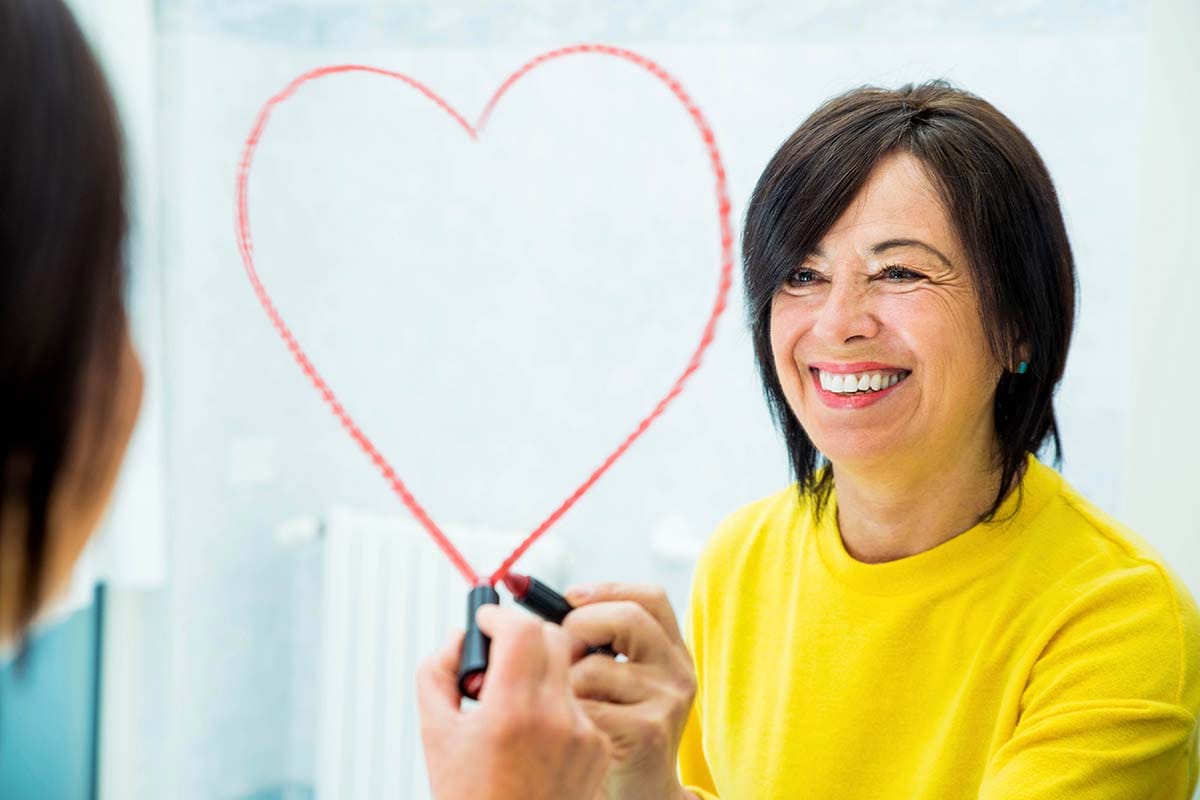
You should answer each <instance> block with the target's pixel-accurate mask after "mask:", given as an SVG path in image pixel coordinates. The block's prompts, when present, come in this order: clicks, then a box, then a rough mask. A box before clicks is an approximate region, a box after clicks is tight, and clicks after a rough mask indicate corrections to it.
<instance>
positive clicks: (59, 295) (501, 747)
mask: <svg viewBox="0 0 1200 800" xmlns="http://www.w3.org/2000/svg"><path fill="white" fill-rule="evenodd" d="M121 147H122V146H121V136H120V130H119V124H118V120H117V115H116V112H115V110H114V107H113V102H112V98H111V95H110V93H109V90H108V87H107V85H106V83H105V80H104V77H103V75H102V74H101V72H100V70H99V68H98V67H97V64H96V60H95V58H94V57H93V55H92V53H91V51H90V50H89V48H88V46H87V44H86V43H85V41H84V39H83V37H82V36H81V35H80V32H79V29H78V28H77V26H76V24H75V22H74V20H73V19H72V18H71V15H70V13H69V12H68V11H67V9H66V7H65V6H64V5H63V3H62V2H61V0H0V398H2V400H0V402H3V404H4V406H3V413H0V468H2V469H3V472H2V475H3V493H2V494H0V642H11V641H14V640H20V639H21V637H22V635H23V633H24V631H26V630H27V629H28V627H29V625H30V623H31V622H32V620H33V619H34V617H35V615H36V613H37V611H38V610H39V609H40V608H41V607H43V606H44V605H45V604H46V602H47V601H49V600H50V599H52V598H53V597H54V596H55V595H57V594H58V593H59V592H60V591H61V589H62V588H63V587H64V586H65V584H66V583H67V578H68V576H69V574H70V571H71V567H72V565H73V564H74V562H75V560H76V558H77V557H78V555H79V553H80V551H81V549H82V548H83V545H84V544H85V542H86V541H87V539H88V537H89V536H90V535H91V534H92V531H93V530H94V529H95V527H96V524H97V522H98V521H99V519H100V517H101V515H102V513H103V511H104V508H105V506H106V505H107V503H108V500H109V496H110V494H111V493H112V488H113V484H114V482H115V480H116V476H117V473H118V468H119V466H120V462H121V459H122V456H123V454H124V451H125V447H126V445H127V443H128V441H129V437H130V434H131V432H132V430H133V425H134V421H135V419H136V417H137V412H138V407H139V405H140V401H141V393H142V369H141V365H140V363H139V362H138V358H137V355H136V354H135V352H134V349H133V346H132V344H131V342H130V338H129V333H128V328H127V325H126V314H125V309H124V300H123V295H124V288H125V267H124V259H123V253H122V245H123V240H124V235H125V226H126V216H125V178H124V164H123V159H122V152H121ZM481 624H482V625H483V627H484V628H485V630H487V631H488V632H490V633H491V634H492V636H493V637H494V638H495V642H494V648H495V649H494V653H495V656H494V667H495V668H494V670H493V672H492V675H491V676H490V678H489V682H490V684H491V685H490V687H489V690H488V694H487V697H485V698H484V700H483V702H482V703H481V704H480V708H479V709H477V710H476V712H475V713H473V714H470V715H466V714H458V713H457V712H455V713H453V714H451V713H444V714H436V713H434V712H435V711H437V710H441V709H440V706H438V701H440V700H443V699H444V697H445V696H446V693H447V692H448V691H450V689H451V687H448V686H445V685H443V684H441V683H439V682H438V681H437V679H436V678H435V677H433V676H429V678H430V679H429V680H425V681H424V683H423V688H422V700H423V703H424V705H425V706H426V707H427V709H428V710H429V711H430V713H429V714H428V715H427V719H428V720H430V722H429V725H428V733H429V739H430V741H438V740H437V737H438V736H440V737H443V738H444V739H445V741H446V746H445V747H442V748H440V749H439V750H437V751H436V752H433V753H431V759H430V773H431V775H432V776H434V779H435V781H437V787H438V797H439V798H443V800H458V799H459V798H462V800H466V798H471V799H472V800H474V799H475V798H478V797H481V796H484V794H483V793H484V790H485V789H490V793H489V794H487V795H486V796H488V797H494V798H497V800H510V799H511V800H516V798H527V797H535V798H538V797H544V798H560V797H568V796H571V794H572V793H573V792H575V791H584V792H589V793H590V792H592V791H594V787H596V786H598V785H599V783H600V780H601V779H602V778H603V775H604V770H605V768H606V766H607V764H608V760H609V746H608V742H607V739H606V738H605V736H604V735H603V734H602V733H601V732H600V731H598V730H597V729H596V727H595V726H594V725H593V724H592V723H591V722H590V721H589V719H588V718H587V717H586V716H585V715H584V713H583V712H582V710H581V708H580V706H579V704H578V703H577V702H576V701H575V700H574V698H573V696H572V694H571V691H570V688H569V684H568V678H567V676H568V665H569V659H570V642H569V640H568V639H567V636H566V634H565V633H563V632H562V631H561V630H560V629H558V628H556V627H553V626H549V625H543V624H541V623H533V622H530V621H529V620H528V619H527V618H526V617H525V616H522V615H519V614H517V613H516V612H514V611H511V610H501V609H495V610H494V613H492V615H491V616H489V617H486V618H483V619H481ZM531 702H536V703H537V704H538V705H537V707H538V708H539V709H540V712H539V714H538V715H537V717H536V718H532V717H530V716H529V715H522V714H521V713H519V711H520V710H521V709H525V708H528V707H529V705H530V703H531ZM80 711H81V713H83V710H82V709H81V710H80ZM0 746H2V743H0ZM513 763H522V764H526V765H527V766H526V768H525V770H524V772H523V776H522V777H523V781H522V782H521V784H517V783H516V782H514V779H513V770H512V768H511V765H512V764H513Z"/></svg>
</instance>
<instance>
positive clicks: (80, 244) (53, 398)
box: [0, 0, 126, 635]
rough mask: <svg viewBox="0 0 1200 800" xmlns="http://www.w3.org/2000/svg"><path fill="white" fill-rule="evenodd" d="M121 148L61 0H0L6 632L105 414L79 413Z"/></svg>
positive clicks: (113, 310) (28, 607) (106, 306)
mask: <svg viewBox="0 0 1200 800" xmlns="http://www.w3.org/2000/svg"><path fill="white" fill-rule="evenodd" d="M123 162H124V159H123V144H122V136H121V131H120V128H119V122H118V117H117V113H116V110H115V108H114V104H113V99H112V96H111V94H110V92H109V88H108V85H107V83H106V81H105V79H104V76H103V74H102V73H101V70H100V67H99V65H98V64H97V62H96V59H95V57H94V55H93V54H92V51H91V49H90V48H89V47H88V45H87V43H86V41H85V40H84V37H83V35H82V33H81V32H80V30H79V27H78V26H77V24H76V22H75V20H74V18H73V17H72V15H71V13H70V12H69V11H68V10H67V7H66V6H65V5H64V4H63V2H62V0H0V480H2V483H0V490H2V491H0V520H3V521H4V522H5V525H4V527H3V528H0V537H2V538H0V581H8V582H9V584H10V585H8V586H0V589H3V590H4V592H5V593H6V595H7V596H9V597H10V598H11V597H16V604H17V605H16V608H15V612H14V613H15V618H14V619H7V620H5V621H6V622H9V623H13V624H15V626H16V628H15V633H16V634H18V635H20V634H21V632H22V630H23V629H24V628H25V627H26V626H27V625H28V623H29V622H30V621H31V620H32V618H33V617H34V614H35V612H36V611H37V606H38V603H39V601H40V599H41V595H42V592H43V590H45V589H46V588H47V587H46V586H44V585H43V584H44V581H45V575H44V573H45V570H46V559H47V556H48V555H49V547H48V522H50V513H49V512H50V506H51V499H52V497H53V493H54V490H55V488H56V487H57V486H58V484H59V482H60V479H61V477H62V475H63V473H64V470H65V469H66V468H67V466H68V458H69V456H70V454H71V452H73V450H72V448H75V447H79V448H80V449H79V452H81V453H84V454H88V455H90V454H91V453H94V452H97V443H95V442H92V441H91V438H92V437H91V436H90V435H89V434H85V433H84V431H85V430H87V429H88V428H89V427H90V428H96V429H100V432H98V433H97V434H96V436H97V437H99V436H100V435H102V433H103V430H102V429H103V428H104V427H105V426H104V425H103V424H101V425H93V426H85V425H83V424H82V422H81V420H82V419H84V418H85V416H86V417H87V418H94V419H98V420H101V421H103V420H104V419H106V418H107V414H108V410H109V409H110V408H111V407H112V404H113V402H114V401H115V392H116V390H117V387H116V385H115V383H116V382H115V381H113V380H112V375H113V374H114V373H115V365H116V364H117V363H118V358H119V357H120V353H121V349H120V348H121V345H122V342H123V339H122V337H123V334H124V325H125V307H124V292H125V281H126V276H125V266H124V258H123V253H122V249H123V242H124V237H125V230H126V210H125V177H124V163H123ZM90 415H96V416H95V417H92V416H90ZM84 436H86V437H87V439H88V441H86V442H82V445H81V440H79V439H80V437H84ZM77 440H78V441H77ZM82 466H83V469H84V474H89V473H90V470H88V469H87V465H86V464H84V465H82ZM18 589H19V592H18ZM0 596H3V595H0Z"/></svg>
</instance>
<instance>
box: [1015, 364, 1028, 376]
mask: <svg viewBox="0 0 1200 800" xmlns="http://www.w3.org/2000/svg"><path fill="white" fill-rule="evenodd" d="M1028 371H1029V364H1027V363H1025V362H1024V361H1022V362H1021V363H1020V364H1018V365H1017V374H1018V375H1024V374H1025V373H1026V372H1028Z"/></svg>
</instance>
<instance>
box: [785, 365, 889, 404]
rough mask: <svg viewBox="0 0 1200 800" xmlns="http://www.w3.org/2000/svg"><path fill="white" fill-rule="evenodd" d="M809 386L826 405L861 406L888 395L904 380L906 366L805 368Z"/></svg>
mask: <svg viewBox="0 0 1200 800" xmlns="http://www.w3.org/2000/svg"><path fill="white" fill-rule="evenodd" d="M808 372H809V374H810V375H811V376H812V384H813V389H814V390H815V391H816V394H817V397H819V398H821V402H822V403H824V404H825V405H826V406H828V407H829V408H851V409H853V408H865V407H866V406H870V405H874V404H875V403H878V402H880V401H882V400H883V399H884V398H886V397H890V396H892V395H893V394H895V393H896V391H897V390H899V389H900V387H901V386H902V385H903V384H904V382H905V381H906V380H907V378H908V376H909V375H911V374H912V372H911V371H910V370H897V369H880V370H863V371H861V372H852V373H843V372H831V371H826V370H823V369H818V368H816V367H810V368H809V370H808Z"/></svg>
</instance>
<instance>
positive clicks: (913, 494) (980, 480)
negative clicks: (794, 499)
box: [833, 447, 1019, 564]
mask: <svg viewBox="0 0 1200 800" xmlns="http://www.w3.org/2000/svg"><path fill="white" fill-rule="evenodd" d="M988 449H989V448H987V447H979V448H971V449H967V450H964V451H962V452H960V453H958V454H956V455H955V456H954V457H950V458H942V459H931V458H928V457H926V458H923V459H922V460H921V461H920V462H917V463H914V464H912V465H911V466H905V467H901V466H899V465H898V464H896V462H895V461H891V462H888V463H878V462H877V463H876V464H873V465H870V466H861V465H849V466H847V465H842V464H834V465H833V471H834V480H835V483H836V487H837V509H838V527H839V528H840V530H841V534H842V542H843V544H844V545H845V548H846V552H847V553H849V554H850V555H851V556H853V557H854V558H855V559H856V560H858V561H862V562H865V563H868V564H875V563H881V562H884V561H895V560H897V559H901V558H907V557H908V556H913V555H916V554H917V553H923V552H924V551H926V550H930V549H932V548H934V547H937V546H938V545H939V544H942V543H943V542H945V541H948V540H950V539H953V538H954V537H955V536H957V535H959V534H960V533H963V532H965V531H967V530H969V529H970V528H972V527H974V526H975V524H976V522H977V521H978V519H979V516H980V515H981V514H983V512H985V511H987V510H988V509H989V508H990V507H991V505H992V502H993V501H994V500H995V498H996V490H997V489H998V488H999V485H1000V470H999V469H998V468H997V467H996V463H997V461H996V459H995V457H994V456H992V455H990V454H989V453H988ZM993 452H994V449H993ZM856 467H857V468H856ZM1018 478H1019V476H1018Z"/></svg>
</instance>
